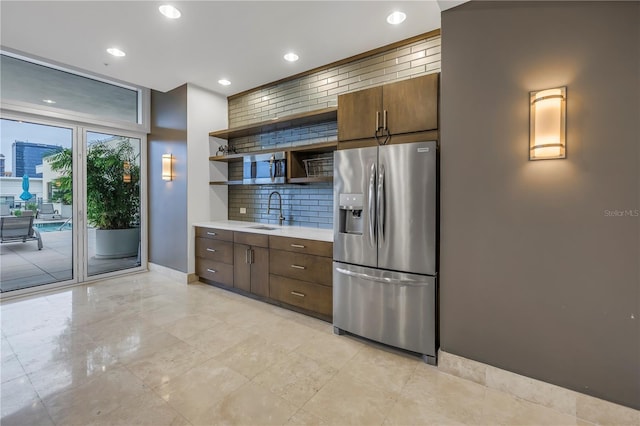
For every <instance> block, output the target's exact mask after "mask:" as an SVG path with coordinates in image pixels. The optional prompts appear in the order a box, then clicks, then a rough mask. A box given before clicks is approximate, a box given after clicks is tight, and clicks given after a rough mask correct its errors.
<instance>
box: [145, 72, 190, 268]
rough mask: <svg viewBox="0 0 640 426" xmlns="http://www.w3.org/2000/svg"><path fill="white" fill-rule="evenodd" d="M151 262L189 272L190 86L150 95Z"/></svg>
mask: <svg viewBox="0 0 640 426" xmlns="http://www.w3.org/2000/svg"><path fill="white" fill-rule="evenodd" d="M147 140H148V144H149V150H148V155H149V168H148V170H149V209H148V210H149V262H152V263H155V264H157V265H162V266H166V267H167V268H171V269H175V270H178V271H182V272H187V266H188V261H187V241H188V235H187V227H186V226H185V224H186V223H187V85H186V84H185V85H183V86H180V87H178V88H176V89H173V90H171V91H169V92H166V93H162V92H158V91H155V90H153V91H152V92H151V133H150V134H149V137H148V139H147ZM162 154H173V156H174V160H173V173H174V178H173V180H172V181H163V180H162V176H161V174H162Z"/></svg>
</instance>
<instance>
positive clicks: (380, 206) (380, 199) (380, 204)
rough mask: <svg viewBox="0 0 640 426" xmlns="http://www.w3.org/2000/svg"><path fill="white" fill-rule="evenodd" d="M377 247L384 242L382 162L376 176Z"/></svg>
mask: <svg viewBox="0 0 640 426" xmlns="http://www.w3.org/2000/svg"><path fill="white" fill-rule="evenodd" d="M377 210H378V219H377V222H378V247H382V245H383V244H384V213H385V212H384V210H385V205H384V164H380V174H379V176H378V208H377Z"/></svg>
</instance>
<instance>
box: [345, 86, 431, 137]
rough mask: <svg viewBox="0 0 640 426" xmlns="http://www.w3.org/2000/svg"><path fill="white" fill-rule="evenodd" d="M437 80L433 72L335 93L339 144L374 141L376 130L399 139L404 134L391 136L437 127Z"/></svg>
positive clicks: (381, 134) (377, 132)
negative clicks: (336, 97)
mask: <svg viewBox="0 0 640 426" xmlns="http://www.w3.org/2000/svg"><path fill="white" fill-rule="evenodd" d="M438 82H439V74H438V73H434V74H428V75H425V76H421V77H416V78H411V79H408V80H403V81H399V82H396V83H390V84H386V85H383V86H378V87H372V88H370V89H365V90H361V91H357V92H351V93H347V94H344V95H340V96H338V141H339V143H338V148H350V147H351V146H350V144H349V143H347V145H343V144H344V143H345V142H350V141H360V142H363V141H366V140H368V142H369V143H370V144H375V136H376V134H377V135H378V136H379V138H380V140H384V139H385V137H386V136H387V135H390V138H389V141H388V143H401V142H404V141H405V140H404V139H406V138H398V137H396V138H395V140H394V136H397V135H404V134H408V133H417V132H426V131H433V130H437V129H438V86H439V83H438ZM354 145H355V144H354Z"/></svg>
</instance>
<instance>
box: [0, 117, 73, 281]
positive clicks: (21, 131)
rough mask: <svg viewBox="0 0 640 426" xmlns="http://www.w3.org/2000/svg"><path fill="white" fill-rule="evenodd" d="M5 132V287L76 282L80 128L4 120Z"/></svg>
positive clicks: (1, 191) (0, 179)
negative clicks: (76, 177) (77, 142)
mask: <svg viewBox="0 0 640 426" xmlns="http://www.w3.org/2000/svg"><path fill="white" fill-rule="evenodd" d="M0 135H1V139H2V141H1V145H0V153H1V154H0V208H1V209H2V214H1V218H0V221H1V224H0V228H1V229H0V233H1V240H0V242H1V244H0V264H1V265H0V266H1V272H0V290H1V291H2V292H3V293H5V292H9V291H14V290H21V289H25V288H30V287H35V286H40V285H44V284H51V283H58V282H72V281H73V280H74V279H75V277H77V268H76V267H75V265H74V258H75V257H76V256H77V254H76V249H77V247H76V245H75V244H74V241H76V239H75V237H76V231H75V228H74V226H73V225H74V223H75V222H74V212H75V206H76V204H75V197H74V195H75V191H74V188H75V183H74V180H73V178H72V176H73V167H74V164H73V161H72V160H73V158H74V145H75V135H76V131H75V129H74V128H73V127H64V126H53V125H46V124H39V123H33V122H28V121H22V120H8V119H4V118H3V119H1V120H0Z"/></svg>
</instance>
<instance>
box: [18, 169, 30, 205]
mask: <svg viewBox="0 0 640 426" xmlns="http://www.w3.org/2000/svg"><path fill="white" fill-rule="evenodd" d="M22 190H23V191H24V192H23V193H22V194H20V199H22V200H24V201H29V200H30V199H31V197H32V195H31V194H29V176H28V175H23V176H22Z"/></svg>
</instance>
